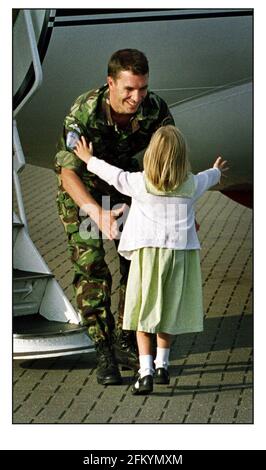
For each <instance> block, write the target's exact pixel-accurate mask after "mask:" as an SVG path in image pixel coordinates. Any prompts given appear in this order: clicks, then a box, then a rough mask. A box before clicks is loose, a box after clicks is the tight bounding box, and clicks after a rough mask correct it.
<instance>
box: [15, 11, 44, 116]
mask: <svg viewBox="0 0 266 470" xmlns="http://www.w3.org/2000/svg"><path fill="white" fill-rule="evenodd" d="M23 13H24V18H25V23H26V28H27V33H28V37H29V44H30V49H31V55H32V63H33V68H34V73H35V81H34V84H33V86H32V88H31V89H30V91H29V93H28V94H27V95H26V96H25V98H24V99H23V100H22V101H21V103H20V104H19V105H18V107H17V108H16V109H15V110H14V117H15V116H16V115H17V114H18V112H19V111H20V110H21V108H22V107H23V106H24V104H25V103H26V102H27V101H28V100H29V99H30V97H31V96H32V95H33V93H35V91H36V90H37V89H38V88H39V87H40V86H41V83H42V79H43V72H42V65H41V60H40V55H39V51H38V45H37V41H36V37H35V32H34V28H33V23H32V17H31V12H30V10H24V11H23Z"/></svg>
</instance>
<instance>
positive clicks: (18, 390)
mask: <svg viewBox="0 0 266 470" xmlns="http://www.w3.org/2000/svg"><path fill="white" fill-rule="evenodd" d="M21 182H22V188H23V197H24V202H25V206H26V212H27V216H28V222H29V229H30V234H31V237H32V239H33V240H34V242H35V243H36V246H37V248H38V249H39V251H40V252H41V254H42V255H43V257H44V259H45V261H46V262H47V264H48V265H49V267H50V268H51V270H52V271H53V273H54V274H55V277H56V278H57V280H58V282H59V283H60V285H61V286H62V288H63V290H64V291H65V293H66V295H67V296H68V298H69V299H70V300H71V302H72V303H73V305H75V303H74V299H73V292H72V287H71V280H72V268H71V263H70V262H69V260H68V255H67V248H66V242H65V236H64V232H63V229H62V227H61V224H60V222H59V219H58V217H57V213H56V206H55V193H56V183H55V175H54V173H53V172H52V171H51V170H47V169H43V168H38V167H34V166H31V165H27V166H26V168H25V170H24V171H23V173H22V175H21ZM197 221H198V222H199V223H200V224H201V227H200V232H199V235H200V240H201V243H202V250H201V259H202V273H203V288H204V305H205V312H206V318H205V330H204V332H203V333H200V334H187V335H181V336H179V337H177V338H176V341H175V344H174V346H173V348H172V351H171V368H170V372H171V382H170V385H169V386H158V385H157V386H155V388H154V393H153V394H152V395H150V396H148V397H136V396H135V397H132V396H131V393H130V386H131V372H129V371H126V372H125V371H123V373H122V374H123V378H124V383H123V385H122V386H116V387H115V386H113V387H106V386H101V385H98V384H97V381H96V374H95V353H94V352H92V353H88V354H81V355H75V356H66V357H61V358H50V359H38V360H31V361H25V360H24V361H14V368H13V379H14V386H13V422H14V423H50V424H56V423H62V424H63V423H128V424H135V423H136V424H139V423H155V424H157V423H158V424H159V423H164V424H165V423H169V424H170V423H175V424H181V423H184V424H197V423H204V424H207V423H211V424H220V423H228V424H234V423H243V424H244V423H252V421H253V395H252V392H253V388H252V342H253V329H252V327H253V320H252V212H251V210H249V209H247V208H245V207H243V206H241V205H239V204H237V203H234V202H233V201H231V200H229V199H228V198H226V197H225V196H223V195H221V194H220V193H219V192H208V193H207V194H206V195H205V196H204V197H203V198H202V199H201V200H200V202H199V203H198V206H197ZM105 248H106V259H107V262H108V264H109V266H110V269H111V272H112V275H113V295H112V308H113V311H114V312H115V310H116V306H117V301H118V299H117V292H118V285H119V275H118V262H117V258H116V254H115V251H114V248H113V244H112V242H106V244H105Z"/></svg>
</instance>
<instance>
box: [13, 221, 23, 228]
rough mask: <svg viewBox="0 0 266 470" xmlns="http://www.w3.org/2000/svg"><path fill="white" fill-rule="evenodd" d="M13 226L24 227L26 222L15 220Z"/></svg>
mask: <svg viewBox="0 0 266 470" xmlns="http://www.w3.org/2000/svg"><path fill="white" fill-rule="evenodd" d="M13 227H18V228H19V227H24V224H23V223H22V222H13Z"/></svg>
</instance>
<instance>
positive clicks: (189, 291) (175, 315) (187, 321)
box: [123, 176, 203, 335]
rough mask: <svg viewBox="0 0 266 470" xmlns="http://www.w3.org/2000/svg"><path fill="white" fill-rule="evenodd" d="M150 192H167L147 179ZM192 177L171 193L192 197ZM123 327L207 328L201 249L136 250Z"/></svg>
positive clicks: (185, 330) (163, 330)
mask: <svg viewBox="0 0 266 470" xmlns="http://www.w3.org/2000/svg"><path fill="white" fill-rule="evenodd" d="M146 189H147V191H148V192H150V193H152V194H156V195H166V193H164V192H162V191H159V190H157V189H156V188H154V187H153V186H152V185H151V183H150V182H149V181H148V180H146ZM193 193H194V182H193V178H192V177H191V176H190V177H189V178H188V179H187V180H186V182H185V183H183V185H182V186H181V187H180V188H179V189H178V190H174V191H172V192H171V193H169V192H168V193H167V195H168V196H169V195H170V196H171V195H173V196H175V195H180V196H181V195H182V196H188V197H189V196H192V194H193ZM123 328H124V329H126V330H138V331H145V332H147V333H169V334H173V335H177V334H181V333H192V332H193V333H194V332H199V331H202V330H203V299H202V280H201V267H200V254H199V250H172V249H168V248H151V247H147V248H141V249H139V250H135V251H134V252H133V257H132V259H131V265H130V270H129V277H128V283H127V290H126V299H125V311H124V321H123Z"/></svg>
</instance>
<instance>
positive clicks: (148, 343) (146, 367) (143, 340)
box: [137, 331, 154, 378]
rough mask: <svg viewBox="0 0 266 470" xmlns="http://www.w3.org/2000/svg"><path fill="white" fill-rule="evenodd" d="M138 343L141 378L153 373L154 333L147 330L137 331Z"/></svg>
mask: <svg viewBox="0 0 266 470" xmlns="http://www.w3.org/2000/svg"><path fill="white" fill-rule="evenodd" d="M137 343H138V350H139V362H140V370H139V373H140V378H142V377H145V376H146V375H153V373H154V369H153V355H152V334H151V333H146V332H145V331H137Z"/></svg>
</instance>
